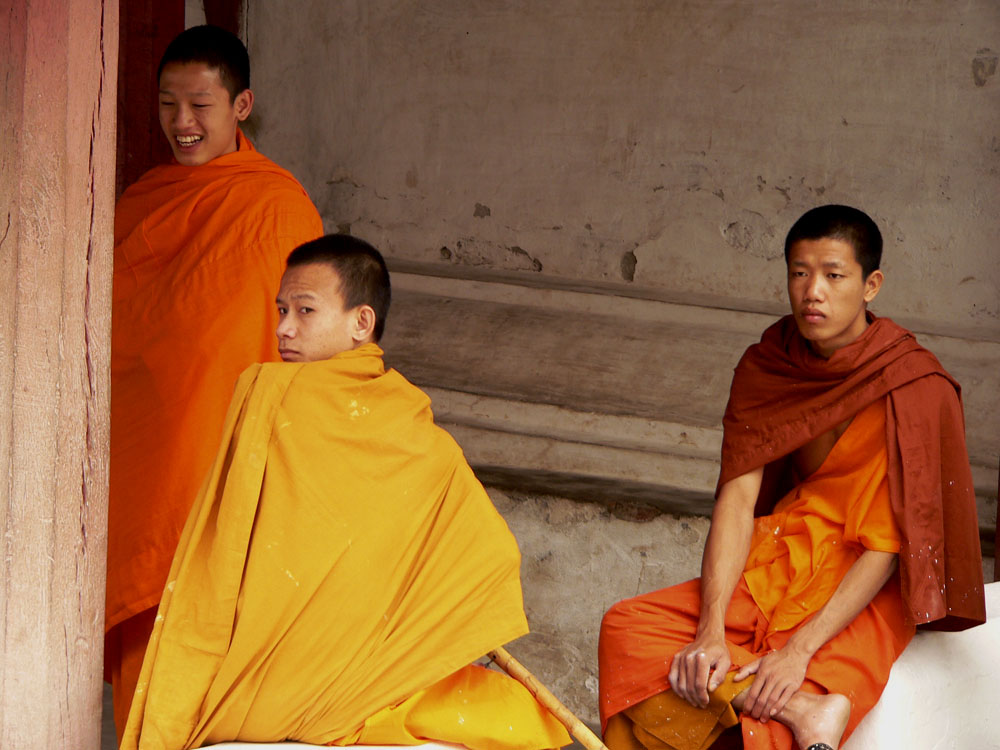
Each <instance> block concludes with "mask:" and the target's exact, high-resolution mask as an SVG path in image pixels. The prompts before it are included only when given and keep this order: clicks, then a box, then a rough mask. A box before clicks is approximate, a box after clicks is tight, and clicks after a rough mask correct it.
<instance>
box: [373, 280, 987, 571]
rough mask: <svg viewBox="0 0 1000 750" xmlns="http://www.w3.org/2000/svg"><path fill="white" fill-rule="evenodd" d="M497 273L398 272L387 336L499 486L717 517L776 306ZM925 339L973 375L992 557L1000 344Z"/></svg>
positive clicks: (971, 408) (972, 410)
mask: <svg viewBox="0 0 1000 750" xmlns="http://www.w3.org/2000/svg"><path fill="white" fill-rule="evenodd" d="M491 276H495V274H492V275H491V274H490V273H488V272H483V273H480V274H478V275H477V276H476V278H459V277H456V276H446V277H435V276H431V275H428V274H426V273H407V272H400V270H397V271H396V272H395V273H394V275H393V284H394V301H393V309H392V312H391V314H390V318H389V325H388V328H387V333H386V337H385V340H384V346H385V349H386V359H387V362H388V364H389V365H390V366H393V367H397V368H398V369H399V370H400V371H401V372H402V373H403V374H404V375H406V376H407V377H408V378H410V379H411V380H412V381H413V382H414V383H416V384H417V385H419V386H421V387H422V388H424V389H425V390H426V391H427V392H428V393H429V395H430V396H431V398H432V400H433V405H434V410H435V414H436V417H437V419H438V421H439V422H440V423H441V424H442V426H444V427H445V428H446V429H448V430H449V431H451V432H452V434H454V436H455V437H456V439H457V440H458V442H459V444H460V445H462V447H463V449H464V450H465V451H466V454H467V456H468V458H469V461H470V463H471V464H472V466H473V467H474V468H475V469H476V471H477V472H478V474H479V475H480V477H481V479H482V480H483V481H484V483H486V484H491V485H493V486H497V487H502V488H507V489H512V490H521V491H528V492H535V493H542V494H554V495H558V496H562V497H569V498H574V499H580V500H587V501H597V502H602V503H605V504H607V505H608V506H611V507H617V508H618V510H616V513H618V512H622V513H625V514H626V515H628V514H629V513H638V514H640V515H641V514H642V513H644V512H645V511H644V510H643V508H650V507H651V508H654V509H657V510H659V511H661V512H670V513H681V514H688V513H691V514H698V515H702V514H707V513H709V512H710V509H711V503H712V494H713V491H714V487H715V481H716V476H717V471H718V456H719V448H720V445H721V429H720V423H721V418H722V412H723V410H724V408H725V403H726V399H727V398H728V388H729V380H730V377H731V372H732V368H733V366H734V365H735V363H736V361H737V359H738V358H739V356H740V354H741V353H742V351H743V349H744V348H745V347H746V346H748V345H749V344H750V343H753V342H754V341H756V340H757V339H758V338H759V335H760V332H761V330H762V329H763V328H764V327H765V326H767V325H768V324H769V323H770V322H771V321H773V320H774V316H772V315H771V314H766V313H764V312H760V311H739V310H734V309H724V308H721V307H718V306H716V307H701V306H698V305H693V304H683V303H682V302H680V301H678V300H663V299H646V298H640V297H637V296H632V297H622V296H617V295H616V294H615V293H614V290H606V289H600V290H596V291H595V290H588V289H582V288H572V289H570V288H545V287H542V286H539V280H538V279H535V278H531V281H532V284H522V283H518V282H519V281H520V279H518V278H513V275H511V274H508V276H512V278H507V277H506V276H505V277H503V278H492V277H491ZM919 338H920V340H921V341H922V342H923V343H925V344H926V345H927V346H928V347H929V348H931V349H932V350H933V351H934V352H935V353H936V354H937V355H938V357H939V358H940V359H941V361H942V363H943V364H944V365H945V367H947V368H948V369H949V371H950V372H952V373H953V374H954V375H955V377H956V378H958V380H959V381H960V382H961V383H962V384H963V393H964V397H965V407H966V420H967V434H968V440H969V450H970V455H971V457H972V464H973V478H974V480H975V485H976V491H977V500H978V507H979V517H980V526H981V529H982V532H983V537H984V549H985V550H986V551H987V552H992V549H993V545H992V538H993V529H995V524H996V520H995V519H996V516H995V513H996V510H995V509H996V489H997V488H996V468H995V466H996V465H995V462H996V456H997V453H1000V435H997V434H996V430H995V429H994V425H995V419H994V412H995V403H994V402H995V394H996V393H998V392H1000V345H998V344H995V343H992V342H989V341H983V340H972V339H963V338H959V337H955V336H940V335H926V334H925V335H921V336H920V337H919ZM629 505H632V506H635V508H634V509H633V510H631V511H630V510H627V508H628V506H629Z"/></svg>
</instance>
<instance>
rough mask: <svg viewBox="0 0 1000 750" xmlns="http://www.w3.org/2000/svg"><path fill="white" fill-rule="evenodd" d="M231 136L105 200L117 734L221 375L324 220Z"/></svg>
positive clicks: (260, 335)
mask: <svg viewBox="0 0 1000 750" xmlns="http://www.w3.org/2000/svg"><path fill="white" fill-rule="evenodd" d="M237 147H238V148H237V150H236V151H235V152H233V153H231V154H226V155H224V156H220V157H219V158H217V159H213V160H212V161H210V162H208V163H207V164H203V165H201V166H197V167H187V166H183V165H181V164H177V163H172V164H167V165H163V166H159V167H155V168H154V169H152V170H150V171H149V172H147V173H146V174H145V175H143V177H142V178H141V179H140V180H139V181H138V182H136V183H135V184H134V185H132V186H131V187H129V188H128V190H126V191H125V193H124V194H123V195H122V197H121V200H119V202H118V205H117V206H116V208H115V251H114V266H115V267H114V285H113V301H112V323H111V328H112V333H111V459H110V461H111V463H110V498H109V508H108V580H107V596H106V617H105V630H106V633H107V637H106V639H105V673H106V679H110V680H111V681H112V683H113V685H114V702H115V722H116V724H117V725H118V730H119V733H120V731H121V729H122V727H123V726H124V721H125V717H126V716H127V714H128V706H129V702H130V701H131V697H132V691H133V688H134V686H135V681H136V679H137V678H138V668H139V665H140V664H141V663H142V655H143V653H144V651H145V648H146V641H147V639H148V637H149V628H150V626H151V623H152V620H153V616H154V608H155V607H156V605H157V603H158V601H159V598H160V592H161V591H162V590H163V584H164V583H165V582H166V579H167V571H168V570H169V568H170V561H171V559H172V558H173V554H174V549H175V547H176V545H177V540H178V538H179V537H180V533H181V529H182V528H183V526H184V520H185V519H186V518H187V514H188V510H190V508H191V504H192V503H193V502H194V499H195V496H196V495H197V493H198V488H199V487H200V486H201V483H202V482H203V481H204V479H205V475H206V474H207V473H208V470H209V468H210V467H211V465H212V459H213V458H214V456H215V451H216V448H217V447H218V443H219V436H220V434H221V431H222V424H223V421H224V419H225V416H226V405H227V404H228V403H229V398H230V396H231V395H232V392H233V385H234V383H235V382H236V379H237V378H238V377H239V374H240V373H241V372H242V371H243V369H244V368H245V367H246V366H247V365H249V364H251V363H253V362H261V361H275V360H277V359H278V352H277V346H276V340H275V336H274V330H275V326H276V325H277V314H276V312H275V305H274V296H275V294H276V293H277V290H278V284H279V282H280V279H281V274H282V271H283V268H284V262H285V259H286V258H287V256H288V253H290V252H291V251H292V250H293V249H294V248H295V247H296V246H297V245H299V244H301V243H303V242H306V241H308V240H311V239H314V238H315V237H318V236H319V235H321V234H322V233H323V223H322V221H320V218H319V214H318V213H317V212H316V209H315V207H314V206H313V205H312V203H311V202H310V200H309V197H308V196H307V195H306V192H305V190H304V189H303V188H302V186H301V185H300V184H299V183H298V182H297V181H296V180H295V178H294V177H293V176H292V175H291V174H290V173H289V172H287V171H286V170H284V169H282V168H281V167H279V166H278V165H277V164H275V163H274V162H272V161H271V160H270V159H268V158H267V157H265V156H263V155H262V154H260V153H259V152H258V151H256V150H255V149H254V147H253V144H251V143H250V141H249V140H247V139H246V138H245V137H244V136H243V134H242V133H237Z"/></svg>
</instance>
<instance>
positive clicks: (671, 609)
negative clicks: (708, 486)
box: [600, 401, 914, 750]
mask: <svg viewBox="0 0 1000 750" xmlns="http://www.w3.org/2000/svg"><path fill="white" fill-rule="evenodd" d="M887 464H888V459H887V456H886V448H885V405H884V404H883V403H882V402H881V401H877V402H874V403H873V404H871V405H869V406H868V407H867V408H865V409H864V410H863V411H862V412H861V413H860V414H858V415H857V416H856V417H855V418H854V420H853V421H852V423H851V425H850V426H849V427H848V428H847V430H846V431H845V432H844V434H843V435H841V437H840V439H839V440H838V441H837V443H836V444H835V445H834V447H833V449H832V450H831V451H830V453H829V455H828V456H827V457H826V459H825V460H824V462H823V464H822V465H821V466H820V467H819V469H817V470H816V471H815V472H814V473H813V474H812V475H810V476H809V477H808V478H806V479H805V480H804V481H803V482H801V483H800V484H799V485H798V486H797V487H795V488H794V489H793V490H792V491H791V492H790V493H788V495H786V496H785V497H784V498H783V499H782V500H781V501H780V502H779V503H778V504H777V506H776V507H775V509H774V512H773V513H771V514H770V515H767V516H762V517H759V518H757V519H756V522H755V528H754V534H753V540H752V543H751V549H750V554H749V556H748V559H747V563H746V566H745V568H744V573H743V579H742V581H741V584H740V586H739V588H738V590H737V592H736V593H735V594H734V597H733V600H734V601H733V605H732V606H731V607H730V609H729V611H728V613H727V620H726V639H727V643H728V646H729V651H730V656H731V658H732V660H733V669H737V668H739V667H742V666H744V665H746V664H748V663H750V662H751V661H753V660H754V659H756V658H758V657H760V656H762V655H763V654H766V653H768V652H769V651H770V650H772V649H779V648H781V647H782V646H783V645H784V644H785V643H786V642H787V641H788V638H789V637H790V636H791V635H792V633H794V632H795V629H796V628H797V627H798V626H799V625H801V624H802V623H804V622H805V621H806V620H808V619H809V617H810V616H811V615H813V614H815V613H816V612H817V611H818V610H819V609H821V608H822V607H823V605H824V604H826V602H827V601H828V600H829V598H830V597H831V596H832V595H833V593H834V591H835V590H836V588H837V586H838V585H839V584H840V581H841V579H842V578H843V576H844V575H845V574H846V573H847V571H848V569H849V568H850V567H851V565H853V564H854V562H855V561H856V560H857V559H858V557H860V555H861V554H862V552H863V551H864V550H866V549H873V550H881V551H885V552H896V553H898V552H899V549H900V536H899V530H898V527H897V526H896V523H895V520H894V518H893V513H892V506H891V504H890V501H889V489H888V481H887V476H886V467H887ZM699 584H700V582H699V581H698V580H695V581H690V582H688V583H686V584H681V585H680V586H676V587H672V588H668V589H664V590H661V591H656V592H653V593H651V594H646V595H642V596H639V597H636V598H634V599H630V600H626V601H624V602H620V603H619V604H617V605H616V606H615V607H613V608H612V609H611V610H610V611H609V612H608V614H607V615H606V616H605V619H604V623H603V625H602V631H601V646H600V658H601V680H602V684H601V688H602V703H601V710H602V720H603V721H605V723H606V722H607V720H608V719H609V718H610V717H611V716H613V715H614V714H617V713H619V712H626V715H628V714H629V713H633V712H632V711H630V709H631V707H632V706H634V705H637V704H639V703H641V702H642V701H643V700H645V699H647V698H649V697H650V696H652V695H654V694H656V693H660V692H663V691H664V690H669V683H668V681H667V673H668V671H669V669H670V662H671V659H672V658H673V655H674V654H675V653H676V652H677V651H678V650H680V649H681V648H683V647H684V646H685V645H687V644H688V643H690V641H691V640H692V639H693V637H694V633H695V628H696V626H697V623H698V616H699V608H700V590H699ZM913 632H914V626H913V624H912V623H909V624H908V623H907V622H906V612H905V609H904V607H903V602H902V598H901V597H900V595H899V584H898V579H897V578H896V577H894V578H893V579H892V580H891V581H890V583H889V584H887V585H886V587H885V589H883V591H882V592H881V593H880V594H879V595H878V596H877V597H876V598H875V599H874V600H873V601H872V603H870V604H869V605H868V607H867V608H866V609H865V611H864V612H862V613H861V614H860V615H859V616H858V617H857V618H856V619H855V620H854V621H853V622H852V623H851V625H850V626H849V627H848V628H847V629H845V630H844V631H842V632H841V633H840V634H838V635H837V636H835V637H834V638H832V639H831V640H830V641H829V642H827V643H826V644H825V645H824V646H823V647H822V648H820V650H819V651H817V652H816V654H815V655H814V657H813V658H812V660H811V661H810V663H809V668H808V670H807V672H806V683H805V684H804V686H803V689H805V690H809V691H810V692H824V693H830V692H834V693H843V694H845V695H848V696H849V697H850V699H851V704H852V711H851V718H850V721H849V722H848V726H847V731H846V733H845V738H846V737H847V736H848V735H849V734H850V732H852V731H853V730H854V727H855V726H857V724H858V722H859V721H860V720H861V719H862V717H863V716H864V715H865V714H866V713H867V712H868V711H869V710H870V709H871V707H872V706H874V705H875V702H876V701H877V700H878V698H879V696H880V695H881V694H882V688H883V687H884V686H885V683H886V681H887V680H888V679H889V669H890V667H891V666H892V663H893V662H894V661H895V660H896V658H897V657H898V656H899V654H900V653H902V650H903V648H905V647H906V644H907V643H909V641H910V638H911V637H912V636H913ZM859 653H864V654H865V658H864V660H863V662H859V661H858V660H857V659H856V656H857V654H859ZM651 691H652V692H651ZM737 692H738V691H737ZM675 700H676V701H678V702H682V701H680V699H675ZM720 709H721V707H720ZM640 718H641V717H640ZM675 719H676V717H675ZM715 723H716V722H715V720H714V718H713V719H712V720H710V721H708V720H706V721H705V722H704V724H703V734H702V735H701V736H699V735H698V734H697V733H696V735H695V736H694V737H690V736H688V728H687V727H685V729H684V730H683V737H673V740H674V742H673V743H669V744H671V746H672V747H675V748H677V749H678V750H688V748H699V747H702V746H703V744H702V743H703V742H705V741H707V740H708V739H709V738H710V737H711V733H710V730H712V729H713V728H714V725H715ZM727 723H728V724H732V723H735V715H733V714H730V715H729V718H728V720H727ZM680 724H681V722H679V721H678V722H676V724H675V725H674V726H673V727H671V726H670V725H669V724H668V725H667V727H668V728H669V729H671V730H672V729H675V728H677V729H679V726H678V725H680ZM742 728H743V743H744V746H745V747H746V748H754V749H757V748H760V749H761V750H763V749H764V748H789V747H793V746H794V744H793V743H792V736H791V733H790V732H789V730H788V729H787V728H786V727H785V726H783V725H782V724H780V723H779V722H773V721H772V722H768V723H766V724H762V723H760V722H758V721H755V720H754V719H751V718H749V717H744V718H743V719H742ZM658 731H659V734H660V736H661V737H662V736H663V731H662V730H658ZM667 736H668V737H669V736H670V735H667ZM711 738H712V739H714V737H711ZM689 743H690V744H689ZM654 746H655V745H654ZM612 750H620V748H619V747H612Z"/></svg>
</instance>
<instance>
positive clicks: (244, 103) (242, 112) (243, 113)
mask: <svg viewBox="0 0 1000 750" xmlns="http://www.w3.org/2000/svg"><path fill="white" fill-rule="evenodd" d="M233 109H234V110H235V111H236V119H237V120H238V121H239V122H243V121H244V120H245V119H247V118H248V117H249V116H250V112H251V110H253V91H251V90H250V89H243V90H242V91H241V92H240V93H238V94H237V95H236V97H235V98H234V99H233Z"/></svg>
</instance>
